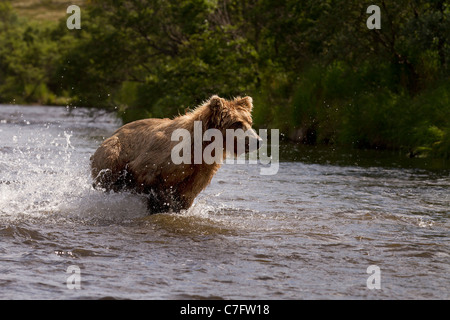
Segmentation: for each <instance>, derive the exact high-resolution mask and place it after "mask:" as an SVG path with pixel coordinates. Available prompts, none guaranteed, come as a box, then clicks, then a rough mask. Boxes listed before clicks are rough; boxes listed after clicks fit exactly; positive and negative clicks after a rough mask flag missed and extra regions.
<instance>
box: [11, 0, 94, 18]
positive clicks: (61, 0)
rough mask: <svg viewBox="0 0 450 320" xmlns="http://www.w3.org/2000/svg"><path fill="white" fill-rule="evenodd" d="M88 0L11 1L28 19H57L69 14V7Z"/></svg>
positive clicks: (19, 13) (17, 10)
mask: <svg viewBox="0 0 450 320" xmlns="http://www.w3.org/2000/svg"><path fill="white" fill-rule="evenodd" d="M86 2H88V1H87V0H70V1H67V0H15V1H11V4H12V6H13V8H14V9H15V10H16V12H17V14H18V15H19V16H21V17H23V18H26V19H28V20H35V21H42V22H44V21H57V20H59V19H61V18H63V17H65V16H67V13H66V10H67V7H68V6H70V5H72V4H76V5H79V6H82V5H83V4H85V3H86Z"/></svg>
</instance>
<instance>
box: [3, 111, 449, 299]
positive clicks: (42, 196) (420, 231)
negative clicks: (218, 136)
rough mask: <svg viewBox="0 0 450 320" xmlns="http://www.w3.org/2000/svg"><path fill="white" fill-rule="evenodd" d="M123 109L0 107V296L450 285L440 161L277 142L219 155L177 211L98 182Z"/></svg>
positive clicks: (185, 295) (359, 295)
mask: <svg viewBox="0 0 450 320" xmlns="http://www.w3.org/2000/svg"><path fill="white" fill-rule="evenodd" d="M119 126H120V122H119V121H118V120H116V118H115V117H114V116H113V115H111V114H105V113H102V112H98V111H96V112H95V111H90V110H87V109H82V108H79V109H74V110H70V112H69V110H67V109H66V108H64V107H44V106H30V107H25V106H18V105H1V106H0V299H102V298H116V299H281V300H284V299H449V298H450V291H449V289H448V288H449V287H450V264H449V262H450V251H449V243H450V232H449V231H450V219H449V214H450V170H449V167H448V166H447V165H446V163H443V162H442V161H429V160H426V159H407V158H406V157H405V156H403V155H393V154H391V153H386V152H380V151H378V152H373V151H371V152H369V151H354V150H353V151H345V152H344V151H342V150H336V149H332V148H311V147H310V148H306V147H298V146H295V145H282V149H281V156H280V164H279V170H278V172H277V174H275V175H260V170H259V166H258V165H252V164H239V165H237V164H224V165H223V166H222V167H221V169H220V170H219V171H218V173H217V175H216V176H215V177H214V178H213V180H212V182H211V184H210V185H209V186H208V187H207V188H206V189H205V190H204V191H203V192H202V193H201V194H200V195H199V197H198V198H197V199H196V200H195V202H194V205H193V207H191V208H190V209H189V210H187V211H185V212H182V213H178V214H175V213H162V214H156V215H150V216H149V215H147V211H146V202H145V199H144V198H142V197H141V196H139V195H134V194H129V193H104V192H102V191H99V190H94V189H93V188H92V187H91V185H92V179H91V177H90V174H89V157H90V156H91V155H92V154H93V152H94V151H95V149H96V148H97V147H98V145H99V144H100V143H101V141H102V140H103V139H104V138H105V137H108V136H109V135H111V134H112V132H114V131H115V130H116V129H117V128H118V127H119Z"/></svg>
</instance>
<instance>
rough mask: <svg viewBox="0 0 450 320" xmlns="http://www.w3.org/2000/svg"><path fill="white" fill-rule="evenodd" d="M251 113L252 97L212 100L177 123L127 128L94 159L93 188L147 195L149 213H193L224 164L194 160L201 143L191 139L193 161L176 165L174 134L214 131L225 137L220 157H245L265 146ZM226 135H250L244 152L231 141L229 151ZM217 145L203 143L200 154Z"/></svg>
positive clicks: (154, 122)
mask: <svg viewBox="0 0 450 320" xmlns="http://www.w3.org/2000/svg"><path fill="white" fill-rule="evenodd" d="M252 108H253V103H252V98H251V97H244V98H239V97H238V98H235V99H233V100H226V99H223V98H220V97H218V96H212V97H211V98H210V99H209V100H208V101H206V102H205V103H203V104H202V105H200V106H198V107H197V108H195V109H194V110H193V111H190V112H187V113H186V114H185V115H180V116H178V117H175V118H174V119H167V118H166V119H144V120H138V121H134V122H131V123H128V124H126V125H124V126H122V127H121V128H119V129H118V130H117V131H116V132H115V133H114V134H113V135H112V136H111V137H110V138H108V139H106V140H105V141H104V142H103V143H102V144H101V146H100V147H99V148H98V149H97V151H96V152H95V154H94V155H93V156H92V157H91V168H92V177H93V179H94V187H100V188H104V189H105V190H106V191H110V190H113V191H115V192H117V191H121V190H128V191H133V192H137V193H140V194H145V195H146V196H147V197H148V209H149V211H150V213H157V212H167V211H175V212H178V211H180V210H182V209H188V208H189V207H190V206H191V205H192V203H193V201H194V199H195V198H196V197H197V195H198V194H199V193H200V192H201V191H202V190H203V189H204V188H205V187H206V186H207V185H208V184H209V183H210V181H211V179H212V177H213V175H214V174H215V173H216V172H217V170H218V169H219V167H220V165H221V162H222V161H215V162H213V163H211V162H210V161H209V162H206V161H204V160H203V159H200V161H198V159H194V154H195V151H196V150H197V151H198V149H199V147H197V146H195V142H196V141H197V142H198V140H196V139H191V140H186V141H187V142H189V141H190V142H189V143H190V146H189V148H190V150H188V151H190V152H186V155H188V156H189V160H190V161H185V162H182V163H179V164H175V163H174V161H172V152H171V150H172V149H173V148H174V147H175V146H176V145H177V144H179V141H174V140H173V138H172V135H173V133H174V131H176V130H177V129H183V130H184V132H189V133H190V134H191V135H192V136H194V135H195V134H197V133H195V132H194V131H195V128H196V126H197V128H198V127H199V126H201V128H200V129H201V130H202V132H206V131H207V130H209V129H214V130H215V132H220V133H221V134H222V135H221V136H220V137H221V139H223V144H222V145H226V146H227V147H225V148H223V149H221V150H220V151H221V152H220V153H221V154H219V155H218V157H219V158H220V159H221V160H223V159H224V158H225V156H226V154H227V153H231V154H234V156H238V155H239V154H240V153H242V152H246V153H248V152H250V151H253V150H256V149H257V148H259V147H260V145H261V143H262V140H261V138H260V137H259V136H258V135H257V134H256V132H255V131H254V130H253V129H251V127H252V117H251V111H252ZM227 129H233V130H236V129H242V130H241V132H243V131H245V132H246V133H247V132H250V133H251V134H250V135H246V137H247V139H246V140H245V141H246V143H245V150H244V151H238V150H237V149H236V146H237V145H238V143H237V139H238V138H237V136H233V137H232V139H234V140H235V141H233V143H232V144H231V145H232V146H233V149H232V150H227V148H228V146H229V145H230V144H229V142H230V141H228V143H227V142H226V138H227V133H228V132H227V131H230V130H227ZM184 139H185V138H184V137H183V140H184ZM215 139H217V137H215ZM215 139H214V140H213V139H211V141H210V142H209V141H204V140H203V139H202V140H201V141H200V142H201V143H200V148H201V151H202V150H205V148H206V147H207V146H208V145H209V144H210V143H213V142H215ZM228 139H229V140H231V138H228ZM251 139H253V140H256V141H257V142H256V145H257V146H256V148H255V147H253V148H252V147H251V146H252V145H253V146H254V145H255V144H250V143H249V140H251ZM206 140H208V139H206ZM219 142H221V143H222V141H219ZM241 150H242V149H241ZM197 154H198V153H197ZM213 156H217V155H213Z"/></svg>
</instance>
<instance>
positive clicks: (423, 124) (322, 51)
mask: <svg viewBox="0 0 450 320" xmlns="http://www.w3.org/2000/svg"><path fill="white" fill-rule="evenodd" d="M370 4H373V3H369V2H364V1H363V2H361V1H356V0H351V1H343V0H331V1H330V0H314V1H313V0H307V1H297V0H284V1H273V0H260V1H238V0H182V1H176V0H118V1H113V0H91V1H89V5H87V6H83V8H82V29H81V30H68V29H67V28H66V27H65V19H62V20H61V21H60V22H59V24H47V25H37V24H33V23H30V22H26V21H22V20H20V19H19V18H18V17H17V16H16V15H15V14H14V12H13V11H12V9H11V6H9V5H8V3H7V2H4V1H3V2H1V3H0V102H12V101H16V102H36V101H38V102H41V103H56V102H61V101H64V103H65V104H66V101H68V102H67V104H69V105H71V106H87V107H98V108H107V109H111V110H117V111H118V115H119V116H120V117H121V118H122V119H123V120H124V121H125V122H128V121H132V120H136V119H138V118H143V117H170V116H173V115H176V114H178V113H184V112H185V110H186V109H187V108H192V107H195V106H196V105H197V104H199V103H201V102H202V101H204V100H205V99H207V98H208V97H209V96H211V95H212V94H219V95H221V96H224V97H227V98H230V97H233V96H238V95H241V96H243V95H251V96H252V97H253V98H254V104H255V108H254V113H253V116H254V123H255V126H256V127H257V128H258V127H259V128H263V127H264V128H269V127H272V128H278V129H280V130H281V132H282V133H284V135H285V137H287V138H288V139H293V140H296V141H300V142H302V143H308V144H337V145H349V146H354V147H358V148H376V149H393V150H399V151H401V152H404V153H405V154H408V155H410V156H423V157H424V156H430V157H443V158H449V157H450V124H449V119H450V100H449V92H450V90H449V89H450V80H449V79H450V77H449V75H450V73H449V56H450V46H449V43H448V39H450V34H449V32H450V31H449V30H450V19H449V18H450V6H449V5H448V4H447V2H445V1H443V0H433V1H432V0H429V1H409V0H400V1H383V2H381V4H379V6H380V7H381V17H382V18H381V19H382V20H381V21H382V22H381V24H382V27H381V29H379V30H369V29H368V28H367V27H366V19H367V18H368V14H367V13H366V9H367V7H368V6H369V5H370Z"/></svg>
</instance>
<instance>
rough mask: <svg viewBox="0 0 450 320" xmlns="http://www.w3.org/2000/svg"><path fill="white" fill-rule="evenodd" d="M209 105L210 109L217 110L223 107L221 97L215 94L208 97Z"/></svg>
mask: <svg viewBox="0 0 450 320" xmlns="http://www.w3.org/2000/svg"><path fill="white" fill-rule="evenodd" d="M209 107H210V108H211V110H218V109H220V108H222V107H223V99H222V98H220V97H219V96H216V95H214V96H212V97H211V98H210V99H209Z"/></svg>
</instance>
